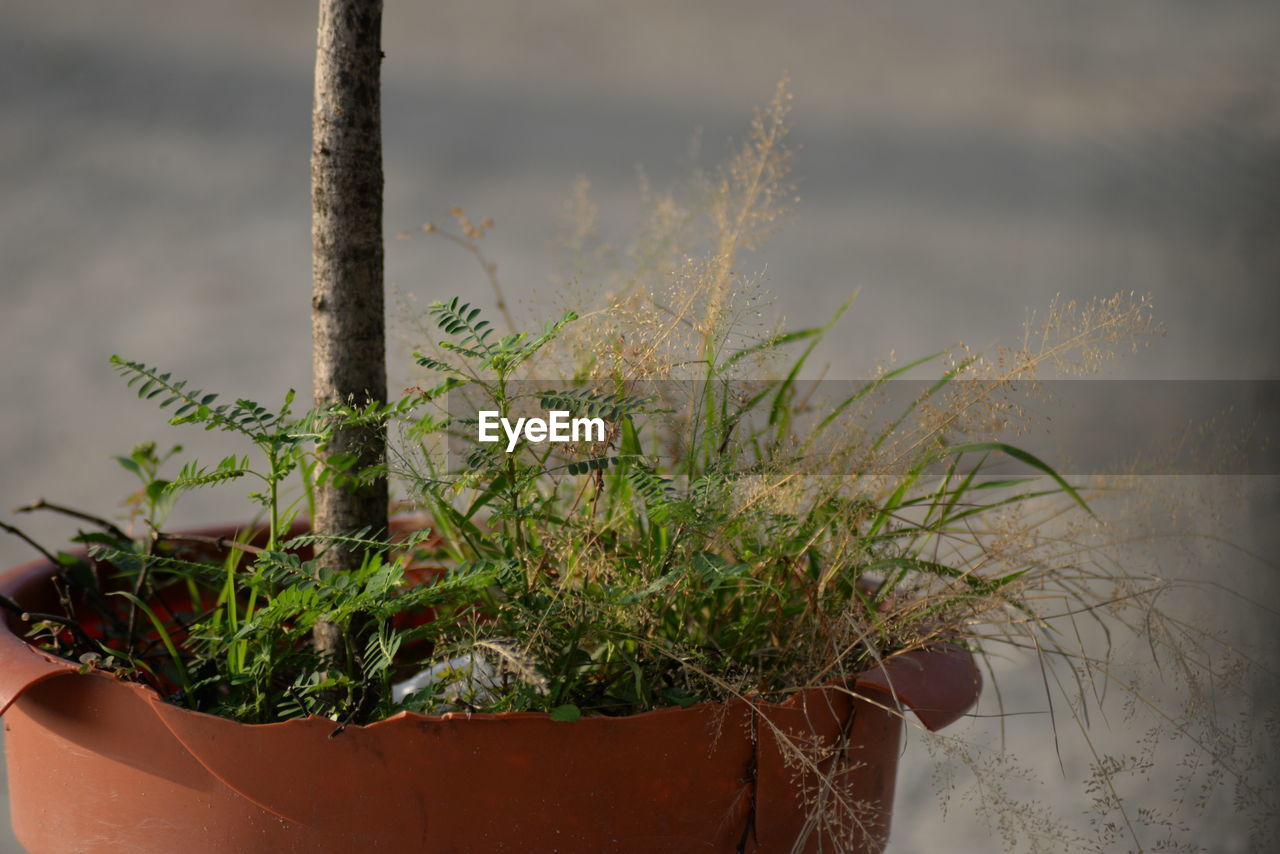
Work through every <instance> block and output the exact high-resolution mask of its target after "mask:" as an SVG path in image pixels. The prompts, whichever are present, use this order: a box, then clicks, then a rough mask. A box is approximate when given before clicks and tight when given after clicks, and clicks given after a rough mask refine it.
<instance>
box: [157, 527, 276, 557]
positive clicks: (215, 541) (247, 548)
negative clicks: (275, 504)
mask: <svg viewBox="0 0 1280 854" xmlns="http://www.w3.org/2000/svg"><path fill="white" fill-rule="evenodd" d="M154 536H155V541H156V542H157V543H203V544H205V545H208V546H216V547H217V548H220V549H223V550H225V549H238V550H239V551H242V552H248V553H249V554H251V555H261V554H266V551H267V550H266V549H260V548H258V547H257V546H251V545H249V544H248V543H241V542H237V541H236V540H233V539H230V538H228V537H206V536H204V535H203V534H166V533H164V532H163V531H156V532H155V534H154Z"/></svg>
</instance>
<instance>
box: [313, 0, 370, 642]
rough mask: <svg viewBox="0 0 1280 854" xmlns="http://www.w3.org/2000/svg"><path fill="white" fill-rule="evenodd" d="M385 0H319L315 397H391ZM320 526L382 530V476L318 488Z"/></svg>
mask: <svg viewBox="0 0 1280 854" xmlns="http://www.w3.org/2000/svg"><path fill="white" fill-rule="evenodd" d="M381 30H382V0H320V25H319V31H318V33H317V37H316V72H315V105H314V109H313V112H312V118H311V130H312V149H311V205H312V220H311V245H312V297H311V336H312V353H313V372H314V373H313V376H314V385H313V390H314V393H315V400H316V404H317V405H324V404H327V403H333V402H335V401H352V402H356V403H366V402H370V401H379V402H382V401H385V400H386V395H387V379H386V343H385V332H384V325H385V321H384V309H383V282H382V263H383V262H382V258H383V244H382V131H381V121H382V117H381V106H380V100H381V98H380V86H381V64H382V45H381ZM385 451H386V435H385V431H384V430H382V429H381V428H368V427H361V428H344V429H341V430H339V431H338V432H337V434H336V435H335V436H334V438H333V441H332V442H331V443H330V445H329V448H328V451H327V452H326V454H327V456H329V457H332V456H333V455H336V454H341V455H348V454H349V455H353V456H354V457H355V458H356V460H357V462H356V463H355V466H356V467H357V468H359V469H363V468H365V467H367V466H370V465H376V464H378V463H380V462H381V461H382V460H383V458H384V455H385ZM312 524H313V529H314V530H315V531H316V532H317V533H319V534H325V535H332V534H340V533H350V532H352V531H356V530H359V529H361V528H366V527H368V528H372V529H374V531H375V532H377V531H381V530H383V529H385V528H386V524H387V484H386V480H385V479H381V478H380V479H378V480H377V481H376V482H374V483H371V484H368V485H365V486H361V487H359V488H355V489H353V488H350V487H349V486H342V485H338V486H335V485H333V482H332V481H330V482H329V483H328V484H326V485H325V486H324V487H321V488H319V489H317V492H316V518H315V519H313V520H312ZM360 560H361V554H360V552H359V551H358V550H356V549H351V548H344V547H338V546H334V547H331V548H330V549H329V550H328V552H327V553H326V557H325V561H326V562H327V563H328V564H329V565H331V566H334V567H335V568H340V569H348V570H349V569H353V568H356V567H358V566H359V564H360ZM334 635H335V632H334V631H333V627H332V626H329V625H328V624H322V625H321V626H320V627H318V628H317V633H316V641H317V644H318V645H319V646H320V647H321V648H322V649H326V650H327V651H329V652H332V653H335V654H337V653H339V652H340V650H339V649H338V646H337V643H338V639H337V638H335V637H334Z"/></svg>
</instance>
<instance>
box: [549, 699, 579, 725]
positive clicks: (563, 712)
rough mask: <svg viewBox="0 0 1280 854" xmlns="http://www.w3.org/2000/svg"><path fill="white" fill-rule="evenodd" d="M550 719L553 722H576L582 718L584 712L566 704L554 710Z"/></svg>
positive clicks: (570, 704)
mask: <svg viewBox="0 0 1280 854" xmlns="http://www.w3.org/2000/svg"><path fill="white" fill-rule="evenodd" d="M550 717H551V720H553V721H576V720H578V719H579V718H581V717H582V710H581V709H579V708H578V707H577V706H575V705H573V704H572V703H566V704H565V705H563V706H556V707H555V708H554V709H552V710H551V712H550Z"/></svg>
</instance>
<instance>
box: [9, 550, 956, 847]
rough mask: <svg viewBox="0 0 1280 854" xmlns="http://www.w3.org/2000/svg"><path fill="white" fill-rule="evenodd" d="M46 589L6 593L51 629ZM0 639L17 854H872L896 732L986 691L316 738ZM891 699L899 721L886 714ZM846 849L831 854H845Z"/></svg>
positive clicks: (946, 687)
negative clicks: (176, 700)
mask: <svg viewBox="0 0 1280 854" xmlns="http://www.w3.org/2000/svg"><path fill="white" fill-rule="evenodd" d="M53 571H54V569H53V567H52V566H51V565H50V564H48V563H45V562H35V563H32V564H27V565H25V566H23V567H18V568H17V569H13V570H9V571H8V572H6V573H4V574H3V575H2V576H0V592H2V593H4V594H5V595H8V596H10V597H11V598H13V599H15V600H17V601H18V602H19V603H21V604H22V605H23V606H24V607H28V608H33V609H35V608H40V607H44V603H42V602H41V600H42V599H44V598H45V597H47V595H48V592H47V591H48V586H49V585H48V578H49V577H50V575H52V573H53ZM14 628H15V627H14V626H12V625H9V626H8V630H0V710H3V709H5V708H8V712H7V713H6V714H5V718H4V721H5V730H6V749H7V754H8V762H9V780H10V782H9V785H10V799H11V806H12V816H13V825H14V832H15V833H16V835H17V837H18V839H19V840H20V841H21V842H22V843H23V845H25V846H26V847H27V848H28V850H30V851H32V852H34V853H35V854H39V852H51V854H52V853H53V852H56V854H64V852H99V851H100V852H111V854H116V852H120V851H131V852H165V854H168V852H175V851H179V852H183V854H196V852H236V853H237V854H253V852H264V853H265V852H289V851H296V852H335V854H336V852H342V854H347V852H350V851H353V850H375V851H397V852H404V851H415V852H416V851H422V852H433V854H448V853H449V852H467V854H472V853H473V852H500V851H512V852H566V854H579V853H580V854H604V852H619V854H630V852H635V854H641V852H643V854H655V852H672V854H680V852H695V851H696V852H726V854H727V852H736V851H746V852H757V854H773V852H780V853H781V852H790V851H792V850H793V846H794V844H795V843H796V842H797V840H803V844H802V845H801V847H800V848H798V849H795V850H800V851H819V850H821V851H833V850H837V851H838V850H853V851H861V852H875V851H879V850H881V849H882V848H883V842H884V840H885V838H886V837H887V833H888V819H889V814H890V810H891V807H892V799H893V786H894V781H895V777H896V772H897V761H898V751H899V746H900V740H901V727H902V718H901V715H900V713H898V712H897V711H895V710H894V707H895V706H896V705H897V703H898V702H901V703H902V704H903V705H906V706H909V707H911V708H913V709H915V710H916V713H917V715H918V716H919V717H920V718H921V721H922V722H923V723H924V724H925V725H927V726H929V727H930V728H932V729H936V728H938V727H940V726H945V725H946V724H947V723H950V722H951V721H953V720H955V719H956V718H957V717H959V716H960V715H961V714H962V713H963V712H964V711H965V710H966V709H967V708H968V707H969V706H970V705H971V704H972V702H973V701H974V699H975V698H976V696H977V692H978V690H979V680H978V675H977V670H976V668H975V667H974V665H973V660H972V657H971V656H970V655H969V653H967V652H965V651H963V650H959V649H957V648H954V647H945V648H940V649H937V650H933V651H928V652H924V651H917V652H913V653H908V654H905V655H902V656H897V657H895V658H893V659H890V660H889V661H888V662H886V664H885V665H884V666H882V667H880V668H876V669H875V670H872V671H868V672H867V673H864V674H861V675H860V676H859V677H858V678H857V679H856V680H855V682H854V685H853V692H854V694H856V695H858V696H856V697H855V696H851V695H850V692H849V691H847V690H843V689H837V688H834V687H827V688H819V689H812V690H808V691H805V692H803V693H801V694H798V695H796V696H794V697H792V698H791V699H790V700H788V701H787V702H786V703H782V704H756V705H752V704H750V703H748V702H746V701H731V702H729V703H724V704H720V703H702V704H698V705H695V706H691V707H689V708H687V709H662V710H658V711H654V712H648V713H645V714H640V715H634V716H631V717H625V718H605V717H592V718H584V719H582V720H579V721H574V722H557V721H552V720H550V719H549V718H548V717H547V716H546V715H544V714H540V713H531V712H529V713H508V714H477V715H444V716H424V715H416V714H410V713H403V714H400V715H397V716H395V717H393V718H390V719H388V720H386V721H382V722H379V723H376V724H373V725H370V726H365V727H358V726H352V727H348V728H347V729H346V730H345V731H344V732H342V733H341V734H340V735H337V736H336V737H332V738H331V737H330V734H331V733H332V731H333V727H334V725H333V723H332V722H330V721H328V720H324V719H319V718H309V719H303V720H294V721H288V722H285V723H279V724H267V725H259V726H251V725H246V724H240V723H236V722H234V721H229V720H225V719H222V718H216V717H213V716H210V715H205V714H201V713H198V712H192V711H189V710H185V709H181V708H178V707H176V706H172V705H169V704H167V703H165V702H163V701H162V700H161V699H160V698H159V697H158V696H157V695H156V694H155V692H154V691H152V690H150V689H149V688H146V687H143V686H141V685H137V684H132V683H126V682H121V681H119V680H117V679H115V678H113V677H111V676H109V675H107V674H104V673H101V672H97V671H94V672H90V673H87V674H78V673H77V672H76V670H77V668H76V666H75V665H74V664H72V663H70V662H67V661H63V660H60V659H56V658H53V657H51V656H48V655H46V654H44V653H41V652H39V651H38V650H36V649H34V648H33V647H31V646H29V645H28V644H26V643H25V642H24V641H23V640H21V638H20V637H18V636H17V635H15V634H14ZM895 698H896V699H895ZM839 846H843V847H839Z"/></svg>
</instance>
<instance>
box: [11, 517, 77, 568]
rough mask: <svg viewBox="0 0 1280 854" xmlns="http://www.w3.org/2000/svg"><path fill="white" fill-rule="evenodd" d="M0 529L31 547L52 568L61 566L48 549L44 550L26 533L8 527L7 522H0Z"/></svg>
mask: <svg viewBox="0 0 1280 854" xmlns="http://www.w3.org/2000/svg"><path fill="white" fill-rule="evenodd" d="M0 529H3V530H5V531H8V532H9V533H10V534H13V535H14V536H15V537H17V538H18V539H20V540H22V541H23V542H25V543H26V544H27V545H29V546H31V548H33V549H35V550H36V551H38V552H40V554H42V555H44V556H45V557H46V558H48V560H49V563H51V564H53V565H54V566H62V564H60V563H58V559H57V558H56V557H54V556H53V554H52V553H51V552H50V551H49V550H48V549H46V548H45V547H44V546H42V545H40V544H39V543H37V542H36V541H35V540H33V539H31V538H30V537H29V536H27V535H26V533H25V532H23V531H22V529H20V528H15V527H14V526H12V525H10V524H9V523H7V522H0Z"/></svg>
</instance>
